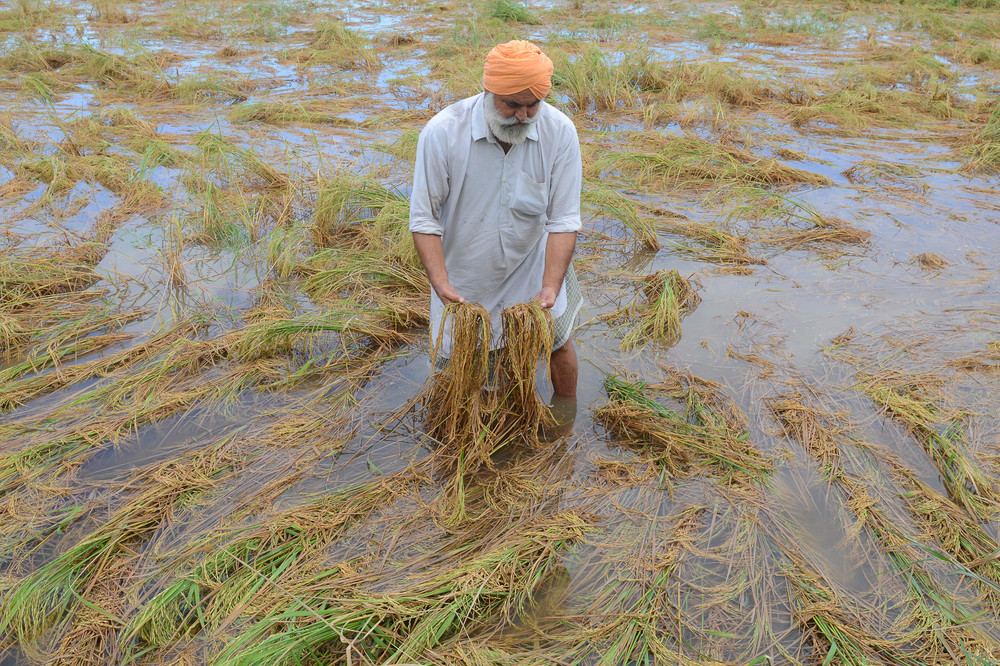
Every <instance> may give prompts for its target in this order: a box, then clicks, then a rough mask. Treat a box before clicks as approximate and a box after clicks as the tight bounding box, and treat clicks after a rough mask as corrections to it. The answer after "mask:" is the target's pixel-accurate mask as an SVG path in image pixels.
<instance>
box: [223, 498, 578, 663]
mask: <svg viewBox="0 0 1000 666" xmlns="http://www.w3.org/2000/svg"><path fill="white" fill-rule="evenodd" d="M512 527H516V528H512V529H509V530H507V536H506V537H505V538H501V539H499V540H496V541H493V542H492V543H490V544H489V545H488V546H487V547H486V548H485V549H483V550H482V551H480V552H477V553H476V554H475V555H474V557H472V558H470V559H467V560H465V561H458V562H455V563H454V565H453V566H451V567H448V570H447V571H446V572H445V573H443V574H442V573H432V574H431V575H426V574H425V575H422V576H420V577H419V578H416V579H412V578H411V579H406V578H403V579H397V580H396V581H394V582H393V584H392V586H391V587H392V590H391V591H389V592H383V593H368V594H365V593H363V592H362V591H361V590H354V591H342V590H337V589H334V590H331V591H329V592H327V591H326V589H325V588H326V587H327V586H326V585H325V584H324V583H323V581H324V580H325V579H329V578H331V576H332V577H334V579H336V578H339V577H342V576H343V574H342V572H341V571H340V570H339V569H338V568H333V569H330V570H328V571H320V572H318V573H316V574H314V575H313V576H311V577H306V578H303V579H302V580H299V581H296V584H295V585H291V584H287V583H286V584H285V585H283V587H284V588H285V590H287V591H288V593H289V594H280V595H275V596H274V597H273V598H272V600H270V602H269V604H268V605H267V606H266V607H257V608H253V609H252V610H254V611H256V612H257V613H259V614H260V619H259V621H258V622H256V623H255V624H253V625H251V626H250V627H249V628H248V630H247V631H245V632H243V633H241V634H239V635H238V636H237V637H236V638H235V639H234V640H231V641H230V642H229V643H228V644H227V645H226V646H225V648H224V649H223V650H222V651H221V652H220V653H219V654H218V655H217V656H216V657H215V658H214V659H213V661H212V663H214V664H217V665H219V666H250V665H251V664H262V663H267V664H275V665H276V666H277V665H285V664H288V665H289V666H290V665H292V664H298V663H302V660H303V658H305V657H306V656H307V655H308V656H309V657H310V658H312V659H320V660H321V661H332V660H334V659H339V658H342V657H343V655H344V654H345V652H346V653H347V654H350V655H351V660H353V659H355V658H357V659H359V660H361V661H364V662H366V663H414V662H424V661H426V660H434V661H438V660H437V659H434V655H436V654H438V651H439V650H440V648H441V646H443V645H447V643H448V642H449V641H451V640H452V639H454V638H455V637H456V636H469V635H474V634H476V633H477V632H478V631H480V630H483V629H486V628H489V627H495V626H497V625H499V626H501V627H502V626H504V625H506V624H509V623H510V622H512V621H513V620H514V619H515V618H516V617H517V616H518V614H519V613H521V612H522V611H523V610H524V609H525V608H527V607H528V606H529V605H530V604H531V603H532V601H533V599H534V595H535V591H536V590H538V589H539V586H540V585H542V584H543V583H544V582H545V580H546V578H547V575H548V573H549V571H550V570H551V569H552V568H553V567H554V566H555V565H556V564H557V563H558V562H559V559H560V557H561V554H562V553H563V552H564V551H565V550H566V549H567V548H569V547H571V546H572V544H573V543H574V541H575V540H576V539H578V538H579V537H581V536H582V535H583V534H584V533H585V531H586V529H587V523H586V521H585V520H584V519H583V518H581V517H580V516H578V515H576V514H573V513H568V512H563V513H559V514H557V515H555V516H546V517H544V518H540V519H535V520H531V521H529V522H528V523H527V524H519V525H516V526H512Z"/></svg>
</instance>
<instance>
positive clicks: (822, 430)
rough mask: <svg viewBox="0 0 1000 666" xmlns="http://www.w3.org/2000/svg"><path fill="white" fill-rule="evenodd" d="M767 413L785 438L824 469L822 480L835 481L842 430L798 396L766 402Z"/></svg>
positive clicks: (774, 398)
mask: <svg viewBox="0 0 1000 666" xmlns="http://www.w3.org/2000/svg"><path fill="white" fill-rule="evenodd" d="M767 406H768V409H770V410H771V413H772V414H773V415H774V416H775V418H777V419H778V422H779V423H780V424H781V429H782V431H783V432H784V434H785V436H787V437H789V438H790V439H793V440H795V441H796V442H799V443H800V444H801V445H802V446H803V448H805V450H806V451H807V452H808V453H809V455H811V456H812V457H813V459H815V460H817V461H818V462H819V463H820V464H822V465H823V466H824V468H826V470H827V472H826V474H825V476H826V477H827V478H834V477H836V476H837V475H838V472H836V471H835V470H839V469H840V466H841V461H840V449H839V447H838V446H837V440H838V435H840V434H841V429H840V428H839V427H838V426H837V425H835V424H834V423H833V422H832V420H831V419H829V418H828V417H827V414H824V413H823V412H821V411H819V410H817V409H814V408H812V407H810V406H808V405H806V404H805V403H804V402H803V398H802V394H801V393H798V392H794V393H787V394H784V395H779V396H775V397H773V398H769V399H768V400H767Z"/></svg>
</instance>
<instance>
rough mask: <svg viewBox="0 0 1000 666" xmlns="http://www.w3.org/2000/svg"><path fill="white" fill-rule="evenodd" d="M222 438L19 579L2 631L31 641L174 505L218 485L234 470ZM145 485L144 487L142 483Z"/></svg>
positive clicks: (168, 467)
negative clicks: (78, 540) (77, 541)
mask: <svg viewBox="0 0 1000 666" xmlns="http://www.w3.org/2000/svg"><path fill="white" fill-rule="evenodd" d="M228 444H229V442H228V441H227V440H223V441H222V442H220V443H219V444H217V445H215V446H213V447H211V448H210V449H209V450H208V451H206V452H200V453H196V454H194V455H192V456H191V457H190V458H189V459H187V460H182V461H178V462H170V463H167V464H165V465H163V466H162V468H161V469H157V470H155V471H154V472H153V473H152V474H151V475H150V478H148V479H146V480H145V483H142V482H140V483H138V484H137V485H138V492H137V493H136V495H135V496H134V497H133V498H131V501H129V502H128V503H127V504H125V505H124V506H123V507H121V508H119V509H118V510H117V511H116V512H115V513H114V514H113V515H112V516H111V517H110V519H109V520H108V521H107V522H106V523H105V524H103V525H101V526H100V527H99V528H98V529H97V530H96V531H94V532H92V533H91V534H89V535H87V536H86V537H85V538H84V539H83V540H81V541H80V542H79V543H76V544H75V545H73V546H72V547H70V548H68V549H67V550H65V551H63V552H62V553H60V554H59V555H58V556H57V557H56V558H55V559H53V560H52V561H50V562H48V563H47V564H45V565H43V566H41V567H39V568H38V569H36V570H35V571H33V572H32V573H30V574H28V575H27V576H26V577H24V578H23V579H21V580H19V581H17V582H16V583H15V584H14V585H12V586H11V587H10V588H8V589H6V590H4V591H3V594H2V596H0V632H3V633H5V634H7V633H8V632H9V633H10V634H11V635H13V636H16V637H17V639H18V640H19V641H21V642H22V643H25V644H30V643H33V642H34V641H36V640H37V639H38V638H40V637H41V636H42V634H43V633H44V632H45V631H46V630H47V629H48V628H49V627H51V626H53V625H55V624H57V623H58V622H60V620H61V619H62V618H64V617H65V616H66V615H67V614H68V613H70V612H71V611H72V609H73V608H74V607H75V606H77V605H78V604H80V603H81V602H82V603H86V601H85V598H84V597H83V595H85V594H86V593H87V589H88V587H89V586H90V585H92V584H93V582H94V581H95V580H96V579H99V578H100V577H101V576H102V575H103V574H104V572H105V569H106V567H107V566H108V564H109V563H110V562H111V561H112V560H113V558H114V557H115V556H116V555H120V554H124V553H126V552H129V551H131V550H133V549H134V548H135V547H136V545H137V544H138V543H141V542H142V541H143V540H145V539H146V538H148V537H149V536H150V535H151V534H152V533H153V532H154V531H155V530H156V529H157V528H159V527H160V526H161V525H162V524H163V522H164V521H165V520H167V519H168V517H169V515H170V513H171V511H172V510H173V508H174V506H175V505H176V504H177V503H179V502H183V501H185V500H188V499H189V498H190V497H192V496H193V495H196V494H198V493H201V492H204V491H205V490H208V489H209V488H211V487H212V486H214V485H215V484H216V483H217V482H218V479H219V478H220V477H221V476H222V475H224V474H226V473H228V472H229V471H231V465H232V464H233V460H232V459H231V457H230V454H229V452H228V449H229V446H228ZM143 486H144V487H143Z"/></svg>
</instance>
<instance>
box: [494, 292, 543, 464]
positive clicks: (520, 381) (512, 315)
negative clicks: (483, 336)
mask: <svg viewBox="0 0 1000 666" xmlns="http://www.w3.org/2000/svg"><path fill="white" fill-rule="evenodd" d="M500 323H501V326H502V329H503V330H502V335H501V344H502V345H503V347H502V350H501V351H500V357H499V363H498V369H499V373H498V375H499V376H498V377H497V389H496V390H497V392H496V396H495V398H496V400H497V404H496V406H495V409H496V413H497V415H498V416H500V417H501V419H502V421H503V424H504V425H503V426H502V427H501V428H499V429H498V430H499V433H500V437H501V439H502V441H506V442H510V441H521V442H524V443H526V444H533V443H537V442H538V433H539V428H540V427H541V426H551V425H554V421H553V419H552V414H551V412H550V411H549V408H548V407H547V406H546V405H545V403H544V402H543V401H542V398H541V392H540V391H539V387H538V363H539V359H542V362H543V364H544V367H545V368H546V371H547V370H548V360H549V357H550V356H551V355H552V343H553V339H552V314H551V313H550V312H549V310H548V309H546V308H543V307H542V306H540V305H539V304H538V303H536V302H531V303H518V304H517V305H512V306H511V307H509V308H506V309H505V310H503V311H502V312H501V313H500ZM545 374H546V376H547V375H548V372H546V373H545Z"/></svg>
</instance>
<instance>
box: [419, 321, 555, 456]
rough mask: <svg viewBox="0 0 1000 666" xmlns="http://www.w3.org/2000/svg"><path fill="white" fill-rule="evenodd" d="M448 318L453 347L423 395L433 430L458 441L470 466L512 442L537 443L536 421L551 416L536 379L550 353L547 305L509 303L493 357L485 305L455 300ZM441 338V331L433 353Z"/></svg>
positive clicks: (443, 440) (447, 440) (428, 424)
mask: <svg viewBox="0 0 1000 666" xmlns="http://www.w3.org/2000/svg"><path fill="white" fill-rule="evenodd" d="M445 321H446V322H449V321H450V323H451V336H452V341H453V342H452V352H451V357H450V358H449V360H448V363H447V365H445V367H444V369H443V370H442V371H441V372H439V373H437V374H436V375H435V376H434V378H433V379H432V382H431V384H430V386H429V388H428V389H426V392H425V395H424V397H423V400H422V401H423V404H424V407H425V410H426V417H425V418H426V421H425V425H426V429H427V432H428V434H430V435H431V436H432V437H434V438H435V439H437V440H438V441H440V442H441V443H443V444H445V445H453V444H454V445H457V446H459V447H460V451H459V452H460V455H461V456H462V458H463V461H464V468H465V469H466V470H475V469H478V468H479V467H480V466H481V465H482V464H484V463H488V461H489V457H490V455H491V454H492V453H493V452H495V451H496V450H497V449H499V448H500V447H502V446H503V445H505V444H507V443H511V442H520V443H525V444H537V443H538V428H539V426H540V425H542V424H547V423H548V422H549V421H550V420H551V415H550V414H549V411H548V408H547V407H546V406H545V404H544V402H542V400H541V398H540V395H539V391H538V382H537V378H536V372H537V369H538V362H539V359H540V358H542V357H545V358H546V359H547V358H548V356H549V354H551V353H552V325H551V316H550V314H549V312H548V310H545V309H543V308H542V307H541V306H540V305H538V304H537V303H521V304H518V305H515V306H512V307H510V308H507V309H506V310H504V311H503V312H502V313H501V325H502V327H503V328H502V338H501V339H502V345H503V346H502V348H501V349H499V350H497V351H496V352H493V355H494V359H493V360H494V361H495V363H492V364H491V359H490V356H491V352H490V342H491V340H492V334H493V331H492V320H491V318H490V314H489V312H487V310H486V309H485V308H483V307H482V306H481V305H478V304H468V303H450V304H448V306H446V308H445ZM441 343H442V340H441V339H440V338H439V339H438V341H437V344H436V345H435V349H434V356H435V357H436V356H437V354H438V353H440V349H441ZM491 365H492V366H493V367H491Z"/></svg>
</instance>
